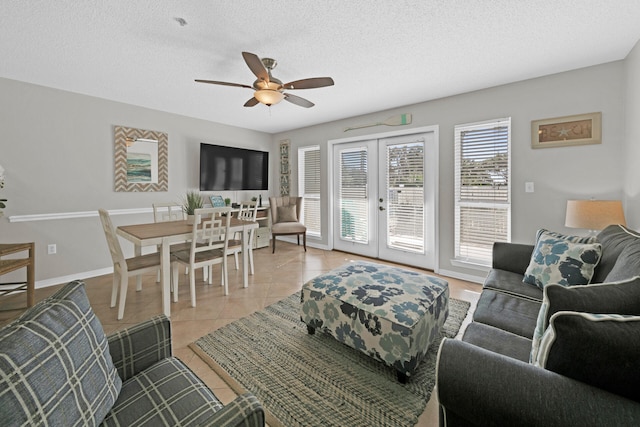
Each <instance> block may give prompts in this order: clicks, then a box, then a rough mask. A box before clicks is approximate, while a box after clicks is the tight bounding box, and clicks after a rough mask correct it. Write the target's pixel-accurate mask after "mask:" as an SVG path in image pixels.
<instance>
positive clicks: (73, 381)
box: [0, 281, 264, 427]
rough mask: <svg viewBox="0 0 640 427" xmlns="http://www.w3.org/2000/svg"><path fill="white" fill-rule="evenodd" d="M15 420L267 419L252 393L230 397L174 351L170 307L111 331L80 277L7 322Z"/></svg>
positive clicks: (0, 382) (4, 381) (3, 352)
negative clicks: (221, 395) (225, 399)
mask: <svg viewBox="0 0 640 427" xmlns="http://www.w3.org/2000/svg"><path fill="white" fill-rule="evenodd" d="M0 373H1V376H0V423H2V425H7V426H20V425H28V426H37V425H56V426H91V425H98V424H101V425H107V426H133V425H135V426H140V425H148V426H162V425H166V426H178V425H180V426H187V425H194V426H195V425H198V426H205V425H211V426H238V427H239V426H245V427H261V426H264V411H263V409H262V406H261V405H260V403H259V402H258V401H257V400H256V398H255V397H254V396H253V395H251V394H244V395H241V396H239V397H237V398H236V399H235V400H234V401H233V402H231V403H230V404H229V405H226V406H223V405H222V404H221V403H220V401H219V400H218V399H217V398H216V396H215V395H214V394H213V392H212V391H211V390H210V389H209V388H208V387H207V386H206V385H205V384H204V383H203V382H202V381H201V380H200V379H199V378H198V377H197V376H196V375H195V374H194V373H193V372H192V371H191V370H190V369H189V368H188V367H187V366H185V365H184V364H183V363H182V362H181V361H180V360H178V359H176V358H175V357H172V355H171V323H170V322H169V319H168V318H167V317H166V316H157V317H154V318H152V319H150V320H148V321H146V322H143V323H141V324H138V325H136V326H133V327H130V328H128V329H125V330H122V331H119V332H116V333H114V334H112V335H110V336H106V335H105V334H104V331H103V329H102V325H101V324H100V322H99V320H98V319H97V317H96V316H95V314H94V312H93V310H92V309H91V306H90V304H89V300H88V298H87V295H86V293H85V289H84V283H82V282H79V281H74V282H71V283H69V284H67V285H65V286H64V287H63V288H62V289H61V290H59V291H58V292H56V293H55V294H54V295H52V296H51V297H49V298H46V299H45V300H43V301H41V302H40V303H38V304H36V305H35V306H33V307H32V308H30V309H28V310H27V311H26V312H25V313H24V314H23V315H22V316H20V318H18V319H17V320H15V321H13V322H12V323H10V324H9V325H7V326H5V327H4V328H2V329H1V330H0Z"/></svg>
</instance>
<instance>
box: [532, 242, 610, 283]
mask: <svg viewBox="0 0 640 427" xmlns="http://www.w3.org/2000/svg"><path fill="white" fill-rule="evenodd" d="M557 236H558V233H554V232H547V231H546V230H544V231H541V232H538V241H537V242H536V245H535V248H534V250H533V254H532V255H531V261H530V262H529V266H528V267H527V271H526V272H525V274H524V279H523V282H525V283H529V284H531V285H536V286H538V287H539V288H544V287H545V286H546V285H548V284H550V283H557V284H559V285H563V286H571V285H587V284H589V282H590V281H591V277H593V272H594V270H595V268H596V266H597V265H598V262H599V261H600V256H601V255H602V247H601V245H600V243H577V242H573V241H571V240H568V239H566V238H563V237H564V236H563V237H557Z"/></svg>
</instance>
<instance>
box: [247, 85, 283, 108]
mask: <svg viewBox="0 0 640 427" xmlns="http://www.w3.org/2000/svg"><path fill="white" fill-rule="evenodd" d="M253 96H254V97H255V98H256V99H257V100H258V101H260V102H261V103H262V104H265V105H269V106H271V105H275V104H277V103H278V102H280V101H282V100H283V99H284V94H283V93H282V92H279V91H277V90H272V89H261V90H257V91H255V93H254V94H253Z"/></svg>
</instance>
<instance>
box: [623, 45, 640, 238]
mask: <svg viewBox="0 0 640 427" xmlns="http://www.w3.org/2000/svg"><path fill="white" fill-rule="evenodd" d="M625 65H626V70H625V71H626V87H625V101H626V138H625V139H626V147H625V159H623V161H622V162H621V163H620V164H621V165H625V166H626V168H625V172H626V175H625V180H624V182H625V186H624V192H625V197H626V206H625V215H626V217H627V225H629V226H630V227H631V228H633V229H634V230H638V229H640V167H638V165H639V161H640V41H639V42H638V43H636V46H635V47H634V48H633V50H632V51H631V53H630V54H629V56H628V57H627V59H626V61H625Z"/></svg>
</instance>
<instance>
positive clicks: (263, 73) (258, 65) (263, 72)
mask: <svg viewBox="0 0 640 427" xmlns="http://www.w3.org/2000/svg"><path fill="white" fill-rule="evenodd" d="M242 57H243V58H244V62H246V63H247V66H248V67H249V69H250V70H251V72H252V73H253V74H255V75H256V77H257V78H258V79H260V80H263V81H265V82H268V81H269V72H268V71H267V69H266V68H265V67H264V64H263V63H262V61H261V60H260V58H258V56H257V55H256V54H254V53H250V52H242Z"/></svg>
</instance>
